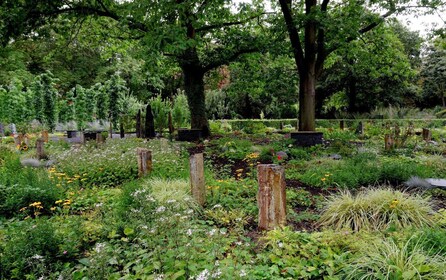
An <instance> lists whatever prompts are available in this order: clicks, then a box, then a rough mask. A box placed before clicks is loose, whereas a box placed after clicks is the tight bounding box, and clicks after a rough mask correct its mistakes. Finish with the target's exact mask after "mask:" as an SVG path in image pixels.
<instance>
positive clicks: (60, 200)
mask: <svg viewBox="0 0 446 280" xmlns="http://www.w3.org/2000/svg"><path fill="white" fill-rule="evenodd" d="M62 202H63V200H62V199H59V200H58V201H56V202H55V203H56V204H60V203H62Z"/></svg>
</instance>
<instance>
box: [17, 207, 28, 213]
mask: <svg viewBox="0 0 446 280" xmlns="http://www.w3.org/2000/svg"><path fill="white" fill-rule="evenodd" d="M26 209H28V207H23V208H20V210H19V211H20V212H23V211H25V210H26Z"/></svg>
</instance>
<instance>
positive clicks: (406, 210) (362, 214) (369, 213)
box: [320, 189, 432, 231]
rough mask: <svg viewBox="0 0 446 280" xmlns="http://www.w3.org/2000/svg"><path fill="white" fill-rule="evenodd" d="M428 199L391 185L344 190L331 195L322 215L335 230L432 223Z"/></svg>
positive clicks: (321, 220)
mask: <svg viewBox="0 0 446 280" xmlns="http://www.w3.org/2000/svg"><path fill="white" fill-rule="evenodd" d="M431 212H432V208H431V206H430V203H429V200H428V199H426V198H423V197H421V196H419V195H409V194H407V193H403V192H400V191H395V190H391V189H371V190H367V191H361V192H359V193H358V194H356V195H355V196H353V195H352V194H351V193H350V192H347V191H345V192H342V193H340V194H337V195H333V196H331V197H329V199H328V200H327V202H326V203H325V208H324V210H323V213H322V215H321V218H320V223H321V225H323V226H328V227H331V228H334V229H336V230H342V229H345V228H347V229H351V230H354V231H360V230H364V229H365V230H372V231H373V230H381V231H382V230H388V229H391V228H397V229H401V228H407V227H411V226H413V227H423V226H425V225H431V224H432V217H431Z"/></svg>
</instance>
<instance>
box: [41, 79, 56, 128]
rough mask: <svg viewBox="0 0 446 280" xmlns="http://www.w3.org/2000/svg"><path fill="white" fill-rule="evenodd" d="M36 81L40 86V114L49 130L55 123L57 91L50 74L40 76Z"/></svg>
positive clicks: (54, 80)
mask: <svg viewBox="0 0 446 280" xmlns="http://www.w3.org/2000/svg"><path fill="white" fill-rule="evenodd" d="M38 79H39V80H40V86H41V90H42V92H41V98H42V105H43V108H42V112H43V123H44V124H45V125H47V126H48V128H49V129H50V130H53V129H54V128H55V127H56V122H57V106H56V104H57V103H56V100H57V95H58V93H57V90H56V88H55V82H56V79H55V78H54V77H53V74H51V72H46V73H44V74H41V75H40V76H39V77H38Z"/></svg>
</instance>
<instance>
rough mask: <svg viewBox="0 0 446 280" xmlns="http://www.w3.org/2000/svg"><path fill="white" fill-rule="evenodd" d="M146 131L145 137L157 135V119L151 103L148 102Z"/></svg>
mask: <svg viewBox="0 0 446 280" xmlns="http://www.w3.org/2000/svg"><path fill="white" fill-rule="evenodd" d="M145 133H146V134H145V138H154V137H155V136H156V134H155V121H154V118H153V113H152V107H151V106H150V104H148V105H147V107H146V119H145Z"/></svg>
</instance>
